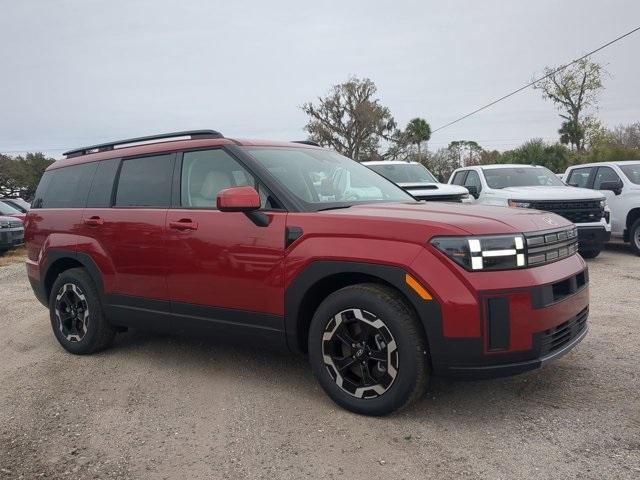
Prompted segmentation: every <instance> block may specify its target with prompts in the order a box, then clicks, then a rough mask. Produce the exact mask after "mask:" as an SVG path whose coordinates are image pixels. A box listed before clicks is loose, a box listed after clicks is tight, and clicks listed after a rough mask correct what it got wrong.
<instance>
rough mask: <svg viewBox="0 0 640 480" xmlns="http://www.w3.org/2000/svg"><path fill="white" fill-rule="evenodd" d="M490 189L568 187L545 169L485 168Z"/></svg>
mask: <svg viewBox="0 0 640 480" xmlns="http://www.w3.org/2000/svg"><path fill="white" fill-rule="evenodd" d="M482 171H483V172H484V178H485V179H486V180H487V185H489V188H498V189H499V188H507V187H541V186H543V187H566V185H565V184H564V183H562V181H561V180H560V179H559V178H558V177H557V176H556V175H554V174H553V173H552V172H551V170H549V169H547V168H545V167H533V168H532V167H523V168H518V167H514V168H483V169H482Z"/></svg>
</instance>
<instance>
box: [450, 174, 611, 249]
mask: <svg viewBox="0 0 640 480" xmlns="http://www.w3.org/2000/svg"><path fill="white" fill-rule="evenodd" d="M449 183H450V184H453V185H461V186H464V187H466V189H467V190H469V194H470V195H471V198H472V202H473V203H481V204H485V205H500V206H505V207H514V208H535V209H537V210H545V211H548V212H552V213H555V214H558V215H560V216H562V217H565V218H566V219H568V220H570V221H572V222H573V223H575V224H576V226H577V227H578V241H579V251H580V254H581V255H582V256H583V257H585V258H595V257H597V256H598V254H600V251H601V250H602V248H603V247H604V244H605V243H606V242H607V241H609V238H610V236H611V223H610V219H609V215H610V212H609V209H608V207H607V201H606V199H605V196H604V195H602V194H601V193H600V192H595V191H593V190H587V189H585V188H575V187H569V186H567V185H565V184H564V183H563V182H562V181H561V180H560V179H559V178H558V177H557V176H556V175H555V174H554V173H552V172H551V171H550V170H549V169H547V168H545V167H540V166H535V165H482V166H472V167H464V168H458V169H457V170H454V172H453V173H452V174H451V177H450V178H449ZM549 218H550V221H549V223H550V226H549V228H550V229H551V228H553V225H552V223H553V219H552V218H551V217H549Z"/></svg>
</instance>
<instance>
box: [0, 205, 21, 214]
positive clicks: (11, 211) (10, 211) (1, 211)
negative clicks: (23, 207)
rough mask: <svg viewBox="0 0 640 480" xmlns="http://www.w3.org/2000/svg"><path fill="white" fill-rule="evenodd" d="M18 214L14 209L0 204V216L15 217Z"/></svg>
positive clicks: (18, 211)
mask: <svg viewBox="0 0 640 480" xmlns="http://www.w3.org/2000/svg"><path fill="white" fill-rule="evenodd" d="M16 214H18V215H19V214H20V210H16V209H15V208H13V207H11V206H9V205H7V204H6V203H4V202H0V215H16Z"/></svg>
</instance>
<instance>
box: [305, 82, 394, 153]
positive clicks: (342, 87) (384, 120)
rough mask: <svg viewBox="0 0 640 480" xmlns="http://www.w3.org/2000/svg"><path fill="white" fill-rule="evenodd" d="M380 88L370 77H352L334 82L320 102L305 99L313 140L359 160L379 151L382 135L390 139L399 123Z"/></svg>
mask: <svg viewBox="0 0 640 480" xmlns="http://www.w3.org/2000/svg"><path fill="white" fill-rule="evenodd" d="M376 92H377V88H376V85H375V84H374V83H373V82H372V81H371V80H369V79H368V78H364V79H359V78H357V77H352V78H350V79H349V80H347V81H346V82H344V83H341V84H339V85H334V86H333V87H332V88H331V91H330V92H329V94H328V95H327V96H326V97H324V98H321V97H319V98H318V104H317V105H314V104H313V103H311V102H307V103H305V104H304V105H303V106H302V107H301V108H302V111H303V112H305V113H306V114H307V115H308V116H309V121H308V123H307V125H306V126H305V130H306V131H307V132H308V133H309V138H310V140H312V141H315V142H318V143H319V144H320V145H322V146H325V147H330V148H333V149H335V150H336V151H338V152H339V153H341V154H343V155H345V156H347V157H350V158H353V159H354V160H358V161H361V160H363V159H364V157H366V156H374V155H375V154H377V151H378V146H379V142H380V139H381V138H384V139H389V137H390V135H391V134H392V133H393V132H394V131H395V128H396V124H395V121H394V120H393V117H392V116H391V112H390V111H389V109H388V108H387V107H384V106H382V105H381V104H380V101H379V100H378V99H377V98H375V94H376Z"/></svg>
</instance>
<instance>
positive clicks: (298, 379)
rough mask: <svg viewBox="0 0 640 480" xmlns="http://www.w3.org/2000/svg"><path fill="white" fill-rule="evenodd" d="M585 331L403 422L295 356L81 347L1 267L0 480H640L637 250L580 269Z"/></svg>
mask: <svg viewBox="0 0 640 480" xmlns="http://www.w3.org/2000/svg"><path fill="white" fill-rule="evenodd" d="M590 268H591V292H592V305H591V317H590V325H591V327H590V328H591V329H590V332H589V335H588V336H587V338H586V339H585V341H584V342H583V343H582V344H581V345H580V346H579V347H577V348H576V349H575V350H574V351H573V352H572V353H570V354H569V355H567V356H565V357H564V358H562V359H560V360H558V361H557V362H555V363H554V364H551V365H549V366H547V367H545V368H543V369H541V370H538V371H536V372H533V373H530V374H526V375H522V376H519V377H513V378H508V379H501V380H492V381H482V382H452V381H447V380H443V379H439V380H435V381H434V382H433V384H432V389H431V392H430V394H429V395H428V396H426V397H425V398H424V399H423V400H422V401H421V402H419V403H418V404H417V405H416V406H415V407H413V408H411V409H409V410H406V411H404V412H402V413H401V414H398V415H395V416H392V417H388V418H383V419H375V418H366V417H361V416H357V415H353V414H351V413H348V412H345V411H343V410H341V409H339V408H337V407H336V406H334V404H333V403H331V401H330V400H329V399H328V398H327V397H326V396H325V395H324V394H323V392H322V391H321V390H320V388H319V387H318V385H317V384H316V383H315V381H314V379H313V378H312V376H311V373H310V371H309V368H308V367H307V365H306V363H305V360H304V359H302V358H297V357H291V356H285V355H278V354H272V353H266V352H261V351H257V350H248V349H246V348H239V347H231V346H225V345H217V344H212V343H201V342H198V341H195V340H186V339H177V338H170V337H160V336H150V335H146V334H145V335H143V334H141V333H138V334H136V333H127V334H124V335H121V336H119V337H118V339H117V341H116V344H115V345H114V348H112V349H110V350H109V351H106V352H104V353H101V354H99V355H95V356H91V357H76V356H72V355H69V354H67V353H65V352H64V351H63V350H62V348H60V347H59V346H58V344H57V343H56V341H55V340H54V337H53V335H52V334H51V333H50V327H49V321H48V316H47V312H46V310H45V309H44V308H43V307H42V306H41V305H40V304H39V303H37V301H36V300H35V299H34V297H33V295H32V293H31V291H30V288H29V285H28V282H27V280H26V277H25V273H24V266H23V265H22V264H18V263H14V264H11V265H8V266H4V267H2V268H0V292H1V294H2V301H1V304H0V332H1V333H0V386H1V387H0V389H1V390H0V479H3V478H28V479H32V478H81V479H90V478H91V479H93V478H149V479H164V478H181V479H183V478H184V479H199V478H230V479H240V478H252V479H254V478H270V479H274V478H278V479H279V478H291V479H299V478H350V479H359V478H367V479H375V478H385V479H388V478H394V479H395V478H407V479H415V478H421V479H422V478H426V479H430V478H433V479H445V478H504V479H520V478H522V479H528V478H536V479H547V478H562V479H565V478H581V479H584V478H588V479H598V480H600V479H615V478H636V479H637V478H640V395H639V392H640V348H639V347H640V316H639V315H638V307H639V306H640V258H637V257H635V256H633V255H631V254H630V253H628V252H627V250H626V249H625V248H622V247H617V248H613V247H612V248H610V249H609V250H608V251H606V252H604V253H603V254H602V255H601V256H600V257H599V258H598V259H596V260H594V261H591V262H590Z"/></svg>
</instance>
